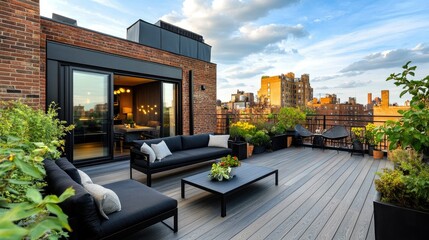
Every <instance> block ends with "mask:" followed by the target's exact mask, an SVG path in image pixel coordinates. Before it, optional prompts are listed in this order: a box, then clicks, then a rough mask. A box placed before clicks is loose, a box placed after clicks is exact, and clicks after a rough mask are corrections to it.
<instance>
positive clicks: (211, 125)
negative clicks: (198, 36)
mask: <svg viewBox="0 0 429 240" xmlns="http://www.w3.org/2000/svg"><path fill="white" fill-rule="evenodd" d="M0 4H1V9H2V10H1V11H0V16H1V22H0V26H1V32H2V34H1V37H2V38H1V49H2V54H1V56H0V59H1V65H0V73H1V76H0V86H1V89H0V96H1V98H2V99H18V98H25V99H26V100H27V101H29V102H31V103H34V104H39V105H41V106H43V107H44V106H45V104H46V100H45V99H46V97H45V94H46V79H45V75H46V42H47V41H54V42H60V43H64V44H69V45H73V46H78V47H82V48H86V49H92V50H96V51H101V52H106V53H110V54H115V55H120V56H126V57H130V58H135V59H140V60H145V61H150V62H155V63H160V64H164V65H169V66H174V67H178V68H181V69H182V71H183V78H182V110H183V123H182V124H183V134H189V82H188V79H189V77H188V74H189V70H192V72H193V82H194V86H193V87H194V89H193V92H194V99H193V101H194V109H193V110H194V133H201V132H214V131H215V127H216V119H215V116H214V114H215V113H216V106H215V105H216V64H213V63H209V62H204V61H201V60H197V59H193V58H189V57H184V56H180V55H177V54H173V53H170V52H166V51H163V50H159V49H155V48H151V47H147V46H144V45H141V44H138V43H135V42H131V41H128V40H124V39H120V38H116V37H112V36H109V35H105V34H101V33H98V32H94V31H91V30H87V29H83V28H80V27H75V26H70V25H66V24H62V23H58V22H56V21H53V20H50V19H45V18H40V16H39V1H6V2H4V1H2V2H1V3H0ZM3 9H5V10H3ZM3 48H5V50H3ZM3 52H4V54H3ZM201 85H205V86H206V90H205V91H202V90H201V88H200V86H201ZM9 89H13V90H20V91H21V93H10V90H9ZM8 90H9V92H7V91H8ZM36 96H38V97H37V98H36Z"/></svg>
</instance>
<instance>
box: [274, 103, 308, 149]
mask: <svg viewBox="0 0 429 240" xmlns="http://www.w3.org/2000/svg"><path fill="white" fill-rule="evenodd" d="M306 116H307V115H306V113H305V112H304V111H302V110H301V109H299V108H294V107H282V108H281V109H280V111H279V113H278V115H277V120H278V127H280V128H282V129H284V130H285V131H286V134H287V135H288V147H289V146H290V145H291V144H292V137H293V136H295V125H297V124H304V123H305V119H306Z"/></svg>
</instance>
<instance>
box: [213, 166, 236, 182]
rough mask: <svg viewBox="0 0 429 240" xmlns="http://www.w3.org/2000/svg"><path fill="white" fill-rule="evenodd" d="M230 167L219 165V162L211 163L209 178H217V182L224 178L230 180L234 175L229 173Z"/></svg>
mask: <svg viewBox="0 0 429 240" xmlns="http://www.w3.org/2000/svg"><path fill="white" fill-rule="evenodd" d="M231 171H232V169H231V167H223V166H221V165H220V163H213V165H212V169H211V170H210V173H209V178H210V179H211V180H217V181H219V182H221V181H223V180H224V179H225V180H230V179H232V178H233V177H234V175H233V174H231Z"/></svg>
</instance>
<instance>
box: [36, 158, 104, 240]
mask: <svg viewBox="0 0 429 240" xmlns="http://www.w3.org/2000/svg"><path fill="white" fill-rule="evenodd" d="M44 165H45V170H46V181H47V183H48V190H49V192H50V193H51V194H55V195H57V196H60V195H61V194H62V193H63V192H64V191H65V190H66V189H67V188H69V187H72V188H73V189H74V190H75V195H74V196H72V197H70V198H68V199H66V200H65V201H64V202H62V203H60V204H59V205H60V207H61V209H62V210H63V212H64V213H65V214H67V216H68V217H69V218H68V221H69V224H70V226H71V228H72V229H73V232H72V233H70V236H71V237H72V238H75V239H93V238H95V236H97V235H98V234H99V232H100V224H101V222H100V217H99V214H98V211H97V207H96V205H95V202H94V198H93V197H92V196H91V195H90V194H89V193H88V192H87V191H86V190H85V189H84V188H83V186H81V185H80V184H78V183H77V182H75V181H74V180H73V179H71V177H70V176H69V175H68V174H67V173H66V172H64V171H63V170H62V169H61V168H60V167H59V166H58V165H57V164H55V162H54V161H53V160H44Z"/></svg>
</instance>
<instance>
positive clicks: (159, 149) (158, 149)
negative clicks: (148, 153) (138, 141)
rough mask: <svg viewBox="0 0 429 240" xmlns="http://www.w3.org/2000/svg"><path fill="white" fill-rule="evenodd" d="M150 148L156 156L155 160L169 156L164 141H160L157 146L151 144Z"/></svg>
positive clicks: (168, 150) (169, 153)
mask: <svg viewBox="0 0 429 240" xmlns="http://www.w3.org/2000/svg"><path fill="white" fill-rule="evenodd" d="M143 144H144V143H143ZM150 147H151V148H152V149H153V151H154V152H155V155H156V159H158V160H160V161H161V160H162V159H163V158H165V157H167V156H170V155H171V152H170V149H168V147H167V144H165V142H164V140H162V141H161V142H160V143H158V144H151V145H150Z"/></svg>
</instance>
